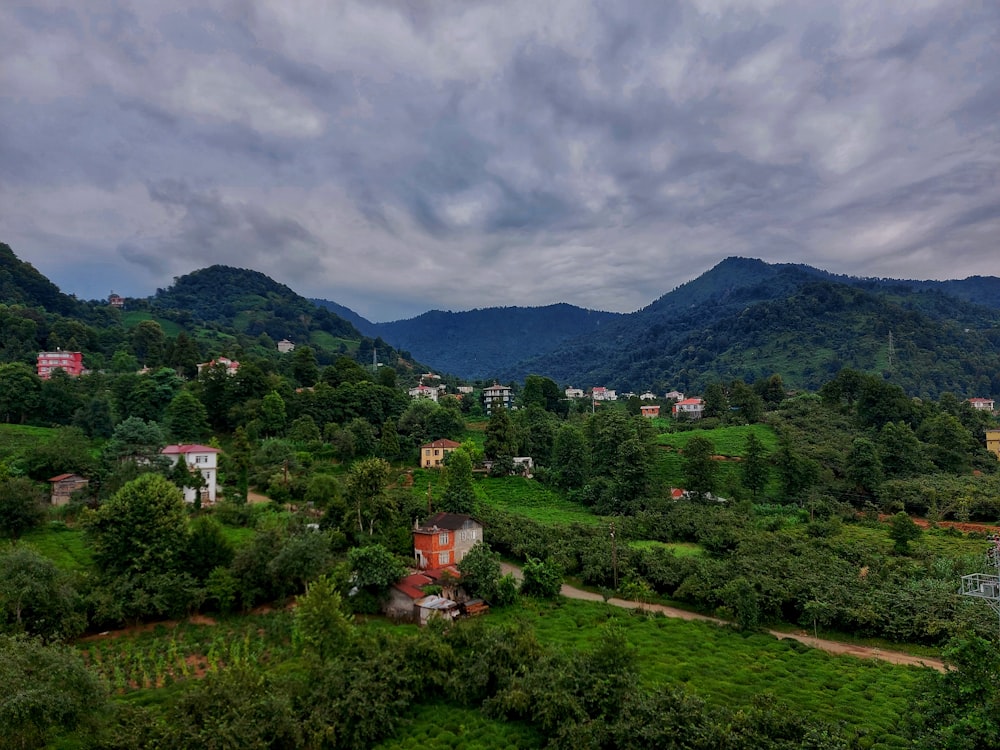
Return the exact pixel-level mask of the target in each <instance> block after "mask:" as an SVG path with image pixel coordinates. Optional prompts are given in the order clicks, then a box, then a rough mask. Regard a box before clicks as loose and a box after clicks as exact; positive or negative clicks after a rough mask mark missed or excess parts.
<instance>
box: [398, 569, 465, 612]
mask: <svg viewBox="0 0 1000 750" xmlns="http://www.w3.org/2000/svg"><path fill="white" fill-rule="evenodd" d="M461 577H462V574H461V573H459V571H458V568H456V567H454V566H448V567H445V568H431V569H428V570H421V571H417V572H415V573H411V574H410V575H408V576H406V577H405V578H402V579H400V580H398V581H396V583H394V584H393V585H392V587H391V588H390V589H389V598H388V600H387V601H386V603H385V606H384V607H383V611H384V612H385V613H386V614H387V615H388V616H389V617H392V618H395V619H400V620H408V621H411V622H412V621H416V622H418V623H420V624H421V625H426V624H427V621H428V620H429V619H430V618H431V617H433V616H436V615H438V616H447V617H455V616H456V615H457V614H458V612H459V605H460V602H461V601H463V600H464V599H465V595H464V592H462V590H461V589H460V588H459V581H460V580H461ZM430 587H433V588H434V590H435V591H437V592H439V593H429V592H428V590H427V589H429V588H430ZM430 597H436V598H435V599H431V598H430ZM439 599H440V600H443V601H438V600H439ZM444 602H451V605H454V606H451V605H448V604H445V603H444Z"/></svg>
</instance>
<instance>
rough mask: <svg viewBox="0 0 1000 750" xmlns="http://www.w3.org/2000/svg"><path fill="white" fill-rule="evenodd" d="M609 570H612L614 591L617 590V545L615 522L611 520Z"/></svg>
mask: <svg viewBox="0 0 1000 750" xmlns="http://www.w3.org/2000/svg"><path fill="white" fill-rule="evenodd" d="M610 528H611V570H612V571H613V572H614V580H615V591H617V590H618V546H617V544H616V542H615V522H614V521H612V522H611V526H610Z"/></svg>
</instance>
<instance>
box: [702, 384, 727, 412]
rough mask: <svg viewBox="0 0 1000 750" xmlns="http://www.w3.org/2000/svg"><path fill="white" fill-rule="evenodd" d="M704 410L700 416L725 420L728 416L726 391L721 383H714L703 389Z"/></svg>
mask: <svg viewBox="0 0 1000 750" xmlns="http://www.w3.org/2000/svg"><path fill="white" fill-rule="evenodd" d="M704 405H705V410H704V412H702V415H703V416H705V417H717V418H719V419H725V418H726V417H728V416H729V399H728V398H727V396H726V389H725V388H723V386H722V383H719V382H715V383H711V384H709V386H708V387H707V388H706V389H705V397H704Z"/></svg>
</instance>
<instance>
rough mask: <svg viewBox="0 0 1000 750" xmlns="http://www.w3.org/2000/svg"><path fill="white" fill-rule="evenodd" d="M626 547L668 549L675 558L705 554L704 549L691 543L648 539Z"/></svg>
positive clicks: (630, 543)
mask: <svg viewBox="0 0 1000 750" xmlns="http://www.w3.org/2000/svg"><path fill="white" fill-rule="evenodd" d="M628 546H629V547H631V548H632V549H635V550H642V549H668V550H670V551H671V552H673V553H674V555H676V556H677V557H700V556H701V555H703V554H705V550H704V549H702V548H701V547H700V546H699V545H697V544H693V543H691V542H656V541H653V540H650V539H640V540H636V541H632V542H629V543H628Z"/></svg>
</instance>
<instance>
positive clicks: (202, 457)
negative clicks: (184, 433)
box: [160, 445, 221, 503]
mask: <svg viewBox="0 0 1000 750" xmlns="http://www.w3.org/2000/svg"><path fill="white" fill-rule="evenodd" d="M160 453H162V454H163V455H164V456H166V457H167V458H169V459H170V465H171V466H176V465H177V462H178V461H180V460H181V459H182V458H183V459H184V461H185V463H187V466H188V470H189V471H199V472H201V478H202V479H203V480H204V482H205V486H204V487H203V488H202V489H201V501H202V502H203V503H206V502H207V503H214V502H215V488H216V479H217V477H218V473H219V464H218V460H217V457H218V455H219V453H221V451H220V450H219V449H218V448H212V447H211V446H209V445H168V446H167V447H166V448H164V449H163V450H162V451H160ZM197 497H198V490H196V489H194V488H193V487H185V488H184V500H185V501H186V502H189V503H193V502H194V501H195V499H196V498H197Z"/></svg>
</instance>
